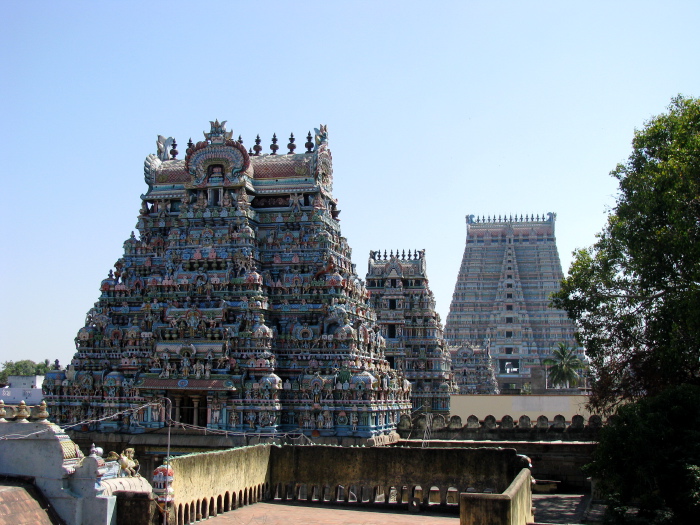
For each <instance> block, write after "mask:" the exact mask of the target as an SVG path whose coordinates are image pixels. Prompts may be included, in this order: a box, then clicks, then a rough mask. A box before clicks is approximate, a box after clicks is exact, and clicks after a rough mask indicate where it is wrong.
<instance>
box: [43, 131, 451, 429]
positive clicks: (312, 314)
mask: <svg viewBox="0 0 700 525" xmlns="http://www.w3.org/2000/svg"><path fill="white" fill-rule="evenodd" d="M225 124H226V122H225V121H224V122H221V123H219V122H218V120H217V121H215V122H212V123H211V129H210V131H209V132H208V133H204V136H205V140H203V141H201V142H198V143H196V144H195V143H193V142H192V141H191V140H190V141H189V142H188V144H187V151H186V154H185V157H184V159H178V158H177V156H178V151H177V144H176V142H175V140H174V139H172V138H165V137H159V138H158V151H157V154H155V155H154V154H151V155H148V157H147V158H146V161H145V166H144V173H145V182H146V184H147V185H148V191H147V192H146V193H145V195H142V196H141V209H140V212H139V215H138V223H137V226H136V229H137V230H138V234H134V233H133V232H132V234H131V236H130V237H129V238H128V239H127V240H126V242H125V243H124V253H123V256H122V257H120V258H119V260H117V262H116V263H115V264H114V269H113V270H110V271H109V275H108V277H107V278H106V279H104V280H103V281H102V283H101V285H100V292H101V295H100V297H99V299H98V301H97V302H96V303H95V305H94V307H93V308H91V309H90V311H89V312H88V313H87V318H86V320H85V326H84V327H82V328H80V330H79V331H78V335H77V337H76V340H75V342H76V353H75V356H74V358H73V360H72V362H71V365H70V366H69V367H68V369H67V370H54V371H52V372H50V373H48V374H47V375H46V379H45V382H44V385H43V389H44V393H45V399H46V401H47V403H48V404H49V407H50V413H51V419H52V420H53V421H55V422H57V423H62V424H66V423H72V422H78V421H84V420H91V421H92V422H91V423H90V430H99V431H117V430H118V431H121V432H130V433H137V432H145V431H148V429H157V428H160V427H163V426H164V425H165V420H166V415H165V409H164V408H162V407H158V406H157V405H155V404H154V405H152V406H147V407H144V408H143V409H142V410H140V411H139V412H138V413H137V414H135V415H133V416H132V417H122V418H119V419H117V420H111V419H107V418H108V417H109V416H110V415H112V414H115V413H118V412H121V411H123V410H125V409H127V408H129V407H132V408H133V407H138V406H141V405H143V404H145V403H148V402H151V401H158V400H160V399H163V398H169V399H170V400H171V401H172V419H173V420H174V421H175V422H177V423H178V424H179V425H181V426H190V427H192V428H202V427H205V428H207V429H219V430H226V431H231V432H233V433H236V432H237V433H243V434H254V433H258V434H265V435H270V434H280V433H285V432H292V431H296V432H303V433H305V434H307V435H309V436H355V437H372V436H378V435H382V434H388V433H390V432H392V431H393V430H395V428H396V426H397V424H398V422H399V419H400V417H401V416H402V415H410V411H411V401H410V399H411V385H410V383H409V381H408V379H407V378H406V377H405V374H404V372H402V371H401V370H396V369H393V368H392V367H391V366H390V360H389V359H388V358H387V347H386V340H385V338H384V337H383V336H382V335H381V333H380V326H379V324H378V322H377V317H376V314H375V311H374V310H373V309H372V308H371V306H370V304H369V293H368V290H367V288H366V287H365V285H364V283H363V282H362V280H361V279H359V278H358V276H357V275H356V273H355V267H354V265H353V264H352V263H351V259H350V255H351V250H350V247H349V246H348V243H347V240H346V239H345V238H344V237H343V236H342V235H341V231H340V225H339V221H338V215H339V213H340V211H339V209H338V208H337V200H336V199H334V198H333V195H332V189H333V167H332V159H331V152H330V150H329V149H328V143H327V131H326V127H325V126H321V128H320V129H317V130H316V132H315V136H314V137H312V136H311V133H309V135H308V136H307V141H306V143H305V145H304V148H305V150H306V151H304V152H303V153H295V149H296V147H297V146H296V144H295V140H294V136H293V135H292V136H291V137H290V139H289V143H288V145H287V149H288V152H287V153H284V154H281V153H280V154H278V152H277V150H278V149H279V146H278V144H277V142H278V139H277V137H276V136H274V137H273V139H272V144H271V145H270V150H271V153H268V154H263V153H261V152H262V147H261V146H260V142H261V141H260V138H259V137H258V138H257V139H256V141H255V146H254V147H253V148H251V149H250V150H246V148H245V147H244V146H243V143H242V140H241V138H240V137H239V138H238V140H235V139H233V138H232V132H231V131H227V130H226V127H225ZM412 278H413V277H412ZM417 278H418V276H416V277H415V279H417ZM407 287H408V288H410V285H408V283H407ZM424 300H425V299H424ZM426 307H427V305H426ZM421 322H424V323H426V326H427V327H430V329H431V330H432V331H433V332H435V335H436V336H438V337H441V336H440V335H439V334H438V333H437V332H438V328H437V326H438V325H439V323H437V322H436V319H434V318H433V317H429V318H427V319H423V316H422V315H421ZM390 339H393V338H391V337H390ZM420 351H421V349H420V348H419V347H416V352H420ZM426 351H427V348H426ZM431 351H432V349H431ZM439 351H440V352H443V350H442V349H440V350H439ZM443 353H444V352H443ZM440 363H443V364H442V365H441V368H440V369H439V370H438V374H439V375H440V379H439V380H438V379H437V378H436V379H435V381H436V382H441V381H443V379H446V378H447V374H448V373H449V366H448V368H447V370H445V369H444V366H445V365H444V363H446V361H444V360H443V361H440ZM431 388H432V386H431ZM97 420H101V421H97Z"/></svg>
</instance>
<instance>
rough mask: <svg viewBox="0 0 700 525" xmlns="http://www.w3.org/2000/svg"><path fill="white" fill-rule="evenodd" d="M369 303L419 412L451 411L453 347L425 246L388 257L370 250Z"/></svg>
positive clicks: (387, 350)
mask: <svg viewBox="0 0 700 525" xmlns="http://www.w3.org/2000/svg"><path fill="white" fill-rule="evenodd" d="M365 280H366V282H367V289H368V291H369V293H370V304H371V305H372V307H373V308H374V310H375V311H376V312H377V322H378V323H379V325H380V326H381V330H382V335H383V336H384V338H385V339H386V358H387V359H388V360H389V363H390V364H391V365H392V367H394V368H396V369H398V370H401V371H403V373H404V374H405V376H406V378H407V379H408V380H409V381H410V382H411V384H412V387H413V388H412V394H411V399H412V401H413V411H414V412H434V413H440V414H448V413H449V411H450V394H454V393H456V388H455V387H454V384H453V381H452V370H451V359H450V352H449V349H448V347H447V344H446V343H445V340H444V339H443V331H442V323H441V322H440V315H439V314H438V313H437V312H436V311H435V298H434V296H433V292H432V291H431V290H430V287H429V286H428V274H427V272H426V265H425V250H421V251H415V250H414V252H413V254H411V250H409V251H408V255H407V254H406V251H405V250H404V251H403V252H402V253H401V255H399V252H398V250H397V251H396V255H394V252H393V250H392V251H391V253H390V254H389V255H388V256H387V253H386V250H385V251H384V255H382V254H381V252H380V251H376V252H375V251H373V252H370V255H369V263H368V268H367V276H366V278H365Z"/></svg>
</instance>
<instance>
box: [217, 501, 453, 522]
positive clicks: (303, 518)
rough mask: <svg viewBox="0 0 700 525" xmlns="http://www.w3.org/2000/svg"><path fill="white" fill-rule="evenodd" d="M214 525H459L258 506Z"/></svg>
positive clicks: (449, 518) (403, 515) (427, 516)
mask: <svg viewBox="0 0 700 525" xmlns="http://www.w3.org/2000/svg"><path fill="white" fill-rule="evenodd" d="M209 523H210V524H211V525H225V524H227V525H234V524H235V525H313V524H316V523H323V524H324V525H459V514H451V515H448V514H433V513H421V514H411V513H409V512H408V510H404V511H403V512H386V511H382V510H373V509H372V510H370V509H364V508H357V509H349V508H347V507H340V508H339V507H331V506H318V505H314V506H306V505H288V504H281V503H255V504H253V505H248V506H247V507H241V508H239V509H236V510H234V511H233V512H227V513H225V514H220V515H219V516H217V517H215V518H210V519H209V520H207V524H209Z"/></svg>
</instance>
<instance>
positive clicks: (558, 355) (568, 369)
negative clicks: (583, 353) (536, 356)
mask: <svg viewBox="0 0 700 525" xmlns="http://www.w3.org/2000/svg"><path fill="white" fill-rule="evenodd" d="M542 362H543V363H544V364H545V365H546V366H548V367H549V368H548V369H547V377H548V382H549V384H551V385H552V386H554V387H557V386H563V387H566V388H569V387H570V386H571V385H575V384H577V383H578V380H579V377H580V374H579V370H581V369H583V368H585V367H586V364H585V363H584V362H583V361H581V360H580V359H579V358H578V356H577V355H576V350H575V349H574V348H571V347H570V346H569V345H567V344H566V343H558V344H557V347H556V348H555V349H554V350H553V351H552V357H549V358H547V359H545V360H544V361H542Z"/></svg>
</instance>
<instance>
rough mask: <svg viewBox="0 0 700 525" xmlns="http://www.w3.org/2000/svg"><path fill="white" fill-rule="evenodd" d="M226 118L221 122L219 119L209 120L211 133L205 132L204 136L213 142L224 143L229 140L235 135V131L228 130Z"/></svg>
mask: <svg viewBox="0 0 700 525" xmlns="http://www.w3.org/2000/svg"><path fill="white" fill-rule="evenodd" d="M226 122H227V121H226V120H224V121H223V122H221V123H219V119H216V120H215V121H213V122H212V121H211V120H210V121H209V123H210V124H211V130H210V131H209V133H207V132H203V133H204V138H205V139H207V140H208V141H209V142H210V143H211V144H223V143H224V142H226V141H227V140H230V139H231V137H232V136H233V131H226Z"/></svg>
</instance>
